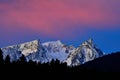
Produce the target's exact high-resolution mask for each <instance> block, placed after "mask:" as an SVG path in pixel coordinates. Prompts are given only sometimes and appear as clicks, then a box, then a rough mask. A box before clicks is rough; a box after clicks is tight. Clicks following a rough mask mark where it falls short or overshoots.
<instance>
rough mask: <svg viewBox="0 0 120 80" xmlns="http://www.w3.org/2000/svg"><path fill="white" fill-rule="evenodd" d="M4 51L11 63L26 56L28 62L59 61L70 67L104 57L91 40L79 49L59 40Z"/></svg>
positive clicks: (34, 42) (33, 42) (28, 44)
mask: <svg viewBox="0 0 120 80" xmlns="http://www.w3.org/2000/svg"><path fill="white" fill-rule="evenodd" d="M2 51H3V58H4V59H5V58H6V56H7V55H9V56H10V60H11V61H16V60H18V59H19V58H20V57H21V56H22V55H24V56H25V57H26V59H27V61H29V60H32V61H36V62H42V63H45V62H50V61H51V60H52V59H54V60H56V59H58V60H60V62H67V64H68V66H71V65H80V64H83V63H85V62H87V61H90V60H93V59H95V58H98V57H100V56H102V55H103V52H102V51H101V50H100V49H98V48H97V47H96V46H95V45H94V43H93V41H92V40H91V39H90V40H88V41H85V42H84V43H83V44H82V45H81V46H80V47H78V48H75V47H73V46H68V45H65V44H62V43H61V42H60V41H59V40H58V41H51V42H45V43H41V42H40V40H34V41H31V42H27V43H22V44H18V45H13V46H8V47H5V48H2Z"/></svg>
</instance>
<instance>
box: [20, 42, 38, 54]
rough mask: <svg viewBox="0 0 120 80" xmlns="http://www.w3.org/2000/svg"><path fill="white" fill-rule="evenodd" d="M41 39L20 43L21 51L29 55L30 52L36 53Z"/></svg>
mask: <svg viewBox="0 0 120 80" xmlns="http://www.w3.org/2000/svg"><path fill="white" fill-rule="evenodd" d="M39 44H40V41H39V40H34V41H31V42H27V43H23V44H20V45H19V46H20V47H19V49H18V50H19V51H21V52H22V54H23V55H25V56H28V55H29V54H30V53H35V52H37V51H38V48H39Z"/></svg>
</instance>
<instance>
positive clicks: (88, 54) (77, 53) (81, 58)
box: [66, 39, 104, 66]
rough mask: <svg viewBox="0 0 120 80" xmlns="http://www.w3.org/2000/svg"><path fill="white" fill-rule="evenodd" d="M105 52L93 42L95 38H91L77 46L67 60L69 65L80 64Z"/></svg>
mask: <svg viewBox="0 0 120 80" xmlns="http://www.w3.org/2000/svg"><path fill="white" fill-rule="evenodd" d="M103 54H104V53H103V52H102V51H101V50H100V49H98V48H97V47H96V46H95V45H94V44H93V40H92V39H89V40H88V41H85V42H84V43H82V45H80V46H79V47H78V48H76V49H75V50H74V51H73V52H72V53H71V54H70V55H69V56H68V58H67V60H66V62H67V64H68V65H73V66H75V65H80V64H84V63H85V62H88V61H91V60H94V59H95V58H98V57H101V56H102V55H103Z"/></svg>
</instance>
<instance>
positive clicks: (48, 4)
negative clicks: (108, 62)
mask: <svg viewBox="0 0 120 80" xmlns="http://www.w3.org/2000/svg"><path fill="white" fill-rule="evenodd" d="M106 1H110V2H105V1H104V0H91V1H90V0H85V1H83V0H74V1H73V0H59V1H58V0H50V1H49V0H18V1H16V0H13V2H14V3H4V4H0V10H2V11H1V12H0V17H1V18H0V24H2V25H5V26H8V27H10V26H14V27H16V26H18V25H19V26H21V27H28V28H31V29H33V30H35V31H39V32H42V33H43V34H46V35H50V36H51V35H63V33H65V32H66V31H67V33H69V34H72V32H74V31H73V30H72V29H74V28H79V29H80V30H85V29H86V28H85V26H82V25H88V26H90V27H91V28H95V29H97V28H98V29H105V28H108V27H102V26H99V27H98V26H96V25H99V24H105V25H107V24H109V25H114V24H118V23H120V21H119V18H120V16H119V15H118V14H119V13H120V10H119V8H118V10H115V9H116V6H118V7H120V6H119V5H118V4H117V3H118V2H117V0H116V1H114V2H113V1H112V0H106ZM113 10H115V11H113ZM77 24H79V25H81V26H76V25H77ZM71 25H72V26H71ZM93 25H94V26H93ZM95 26H96V27H95ZM68 29H69V31H68ZM62 32H63V33H62ZM83 32H84V31H83ZM67 33H66V34H67Z"/></svg>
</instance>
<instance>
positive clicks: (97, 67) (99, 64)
mask: <svg viewBox="0 0 120 80" xmlns="http://www.w3.org/2000/svg"><path fill="white" fill-rule="evenodd" d="M80 67H81V69H82V70H83V69H84V70H89V71H95V72H120V52H116V53H111V54H109V55H105V56H103V57H100V58H97V59H94V60H92V61H90V62H87V63H85V64H83V65H81V66H80Z"/></svg>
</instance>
